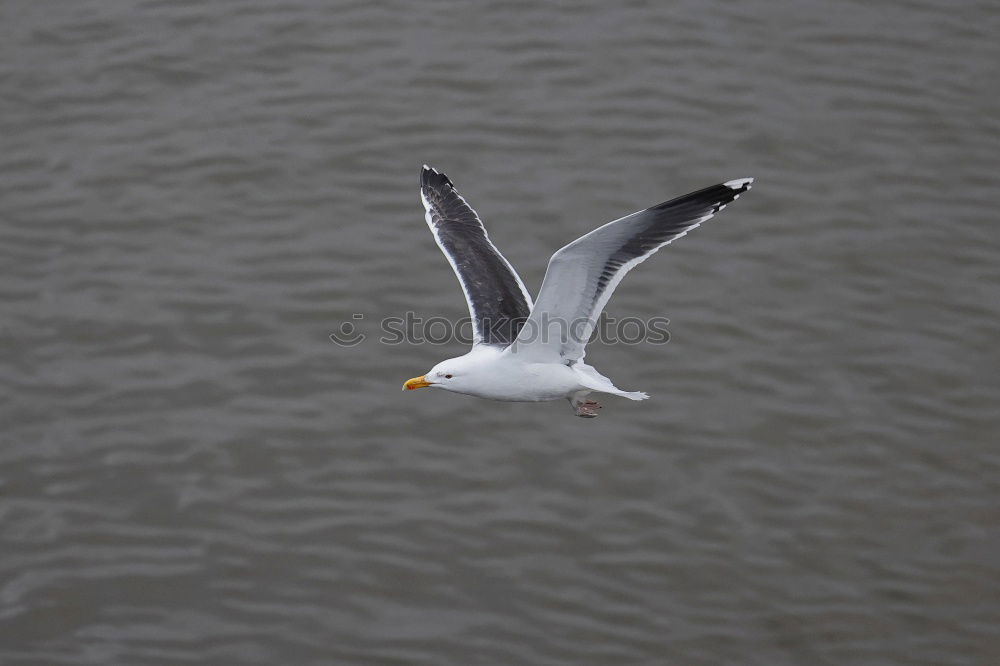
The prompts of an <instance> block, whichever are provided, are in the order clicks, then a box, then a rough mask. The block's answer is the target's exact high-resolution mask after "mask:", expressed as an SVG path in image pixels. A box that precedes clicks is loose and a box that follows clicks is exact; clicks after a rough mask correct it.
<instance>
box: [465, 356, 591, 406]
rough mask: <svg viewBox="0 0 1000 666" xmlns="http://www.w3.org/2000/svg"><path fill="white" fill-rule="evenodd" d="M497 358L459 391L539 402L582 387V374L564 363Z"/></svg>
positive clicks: (481, 396) (485, 396)
mask: <svg viewBox="0 0 1000 666" xmlns="http://www.w3.org/2000/svg"><path fill="white" fill-rule="evenodd" d="M506 360H507V362H498V363H493V364H490V365H489V366H486V367H484V368H482V370H483V372H482V374H481V375H480V374H479V373H477V375H478V376H477V377H476V381H475V382H470V383H469V384H467V385H465V386H462V387H461V388H457V387H456V389H455V390H456V391H457V392H460V393H466V394H468V395H474V396H477V397H480V398H489V399H490V400H507V401H512V402H537V401H540V400H558V399H560V398H565V397H567V396H568V395H570V394H571V393H573V392H575V391H578V390H580V389H581V388H583V386H582V385H581V384H580V377H579V376H578V375H577V373H576V372H575V371H574V370H573V369H572V368H570V367H569V366H566V365H562V364H561V363H559V364H557V363H520V362H517V361H514V362H511V361H510V360H509V359H506Z"/></svg>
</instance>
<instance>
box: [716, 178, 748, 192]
mask: <svg viewBox="0 0 1000 666" xmlns="http://www.w3.org/2000/svg"><path fill="white" fill-rule="evenodd" d="M723 185H725V186H726V187H728V188H729V189H731V190H749V189H750V186H751V185H753V178H737V179H735V180H727V181H726V182H724V183H723Z"/></svg>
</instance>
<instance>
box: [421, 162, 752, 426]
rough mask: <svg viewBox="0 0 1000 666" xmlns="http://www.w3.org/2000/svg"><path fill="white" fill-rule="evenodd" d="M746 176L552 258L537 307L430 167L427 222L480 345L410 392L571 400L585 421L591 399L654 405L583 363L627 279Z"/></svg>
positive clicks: (593, 405)
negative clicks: (600, 319) (597, 327)
mask: <svg viewBox="0 0 1000 666" xmlns="http://www.w3.org/2000/svg"><path fill="white" fill-rule="evenodd" d="M751 183H753V178H739V179H737V180H730V181H727V182H725V183H722V184H721V185H713V186H712V187H706V188H705V189H703V190H698V191H697V192H692V193H691V194H685V195H684V196H682V197H677V198H676V199H671V200H670V201H667V202H664V203H661V204H660V205H658V206H653V207H652V208H647V209H646V210H641V211H639V212H637V213H632V214H631V215H626V216H625V217H623V218H621V219H618V220H615V221H614V222H608V223H607V224H605V225H604V226H603V227H598V228H597V229H595V230H593V231H591V232H590V233H589V234H587V235H585V236H582V237H580V238H578V239H576V240H575V241H573V242H572V243H570V244H569V245H567V246H565V247H564V248H562V249H560V250H559V251H558V252H556V253H555V254H553V255H552V257H551V258H550V259H549V266H548V268H547V269H546V271H545V278H544V279H543V280H542V288H541V290H540V291H539V292H538V299H537V300H536V301H535V303H534V305H532V302H531V296H530V295H529V294H528V290H527V289H526V288H525V287H524V283H523V282H521V278H519V277H518V275H517V273H516V272H515V271H514V268H513V267H512V266H511V265H510V262H508V261H507V260H506V259H504V257H503V255H502V254H500V251H499V250H497V248H496V246H495V245H493V243H492V242H490V239H489V236H488V235H487V234H486V229H485V228H484V227H483V222H482V220H480V219H479V216H478V215H477V214H476V211H474V210H473V209H472V207H471V206H470V205H469V204H468V203H467V202H466V201H465V199H464V198H463V197H462V195H460V194H459V193H458V190H456V189H455V185H454V184H453V183H452V182H451V179H449V178H448V176H446V175H445V174H443V173H441V172H440V171H438V170H436V169H432V168H430V167H428V166H427V165H426V164H425V165H424V168H423V171H422V172H421V174H420V198H421V200H422V201H423V203H424V209H425V210H426V211H427V212H426V214H425V216H424V217H425V219H426V220H427V225H428V226H429V227H430V228H431V232H432V233H433V234H434V238H435V240H437V244H438V245H439V246H440V247H441V250H442V251H443V252H444V255H445V257H447V258H448V262H449V263H451V267H452V268H453V269H454V270H455V275H457V276H458V281H459V283H460V284H461V285H462V291H463V292H465V300H466V301H468V304H469V314H470V315H471V316H472V329H473V345H472V349H471V350H470V351H469V352H468V353H467V354H465V355H463V356H459V357H456V358H451V359H448V360H447V361H442V362H441V363H438V364H437V365H435V366H434V367H433V368H431V370H430V372H428V373H427V374H425V375H422V376H420V377H414V378H413V379H409V380H407V381H406V383H405V384H403V389H404V390H413V389H418V388H423V387H425V386H430V387H433V388H439V389H444V390H446V391H453V392H455V393H465V394H468V395H474V396H477V397H480V398H489V399H491V400H507V401H517V402H536V401H541V400H557V399H559V398H566V399H567V400H569V402H570V405H572V407H573V410H574V412H575V413H576V415H577V416H582V417H585V418H592V417H594V416H597V411H596V410H597V409H600V407H601V405H600V404H598V403H597V402H594V401H593V400H589V399H587V396H588V395H589V394H590V393H593V392H597V393H610V394H612V395H617V396H622V397H623V398H628V399H629V400H645V399H646V398H648V397H649V396H647V395H646V394H645V393H642V392H639V391H622V390H620V389H618V388H617V387H615V385H614V384H612V383H611V380H610V379H608V378H607V377H605V376H604V375H602V374H600V373H599V372H597V370H595V369H594V368H593V367H591V366H589V365H587V364H586V363H584V360H583V359H584V353H585V348H586V346H587V340H588V339H589V338H590V335H591V333H592V332H593V330H594V325H595V323H596V322H597V319H598V317H599V316H600V314H601V312H602V311H603V310H604V306H605V305H607V302H608V299H610V298H611V294H612V293H613V292H614V290H615V287H617V286H618V283H619V282H621V281H622V278H623V277H625V274H626V273H628V272H629V271H630V270H632V269H633V268H635V267H636V266H637V265H638V264H640V263H642V262H643V261H645V260H646V259H648V258H649V257H650V255H652V254H653V253H654V252H656V251H657V250H659V249H660V248H661V247H663V246H664V245H666V244H667V243H670V242H671V241H673V240H674V239H677V238H680V237H681V236H683V235H684V234H686V233H687V232H688V231H690V230H691V229H694V228H695V227H697V226H698V225H699V224H701V223H702V222H704V221H705V220H707V219H709V218H711V217H712V216H713V215H715V214H716V213H718V212H719V211H720V210H722V209H723V208H725V207H726V205H727V204H729V203H730V202H732V201H734V200H735V199H737V198H738V197H739V196H740V194H742V193H743V192H746V191H747V190H749V189H750V185H751Z"/></svg>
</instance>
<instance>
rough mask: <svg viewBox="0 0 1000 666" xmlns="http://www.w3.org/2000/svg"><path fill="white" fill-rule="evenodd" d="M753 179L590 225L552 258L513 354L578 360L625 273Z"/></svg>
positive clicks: (715, 210) (748, 185)
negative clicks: (600, 224) (594, 226)
mask: <svg viewBox="0 0 1000 666" xmlns="http://www.w3.org/2000/svg"><path fill="white" fill-rule="evenodd" d="M751 183H753V178H741V179H739V180H730V181H728V182H726V183H723V184H721V185H714V186H712V187H706V188H705V189H703V190H698V191H697V192H692V193H691V194H685V195H684V196H682V197H678V198H676V199H672V200H670V201H667V202H665V203H661V204H660V205H659V206H653V207H652V208H647V209H646V210H641V211H639V212H637V213H632V214H631V215H628V216H626V217H623V218H621V219H619V220H615V221H614V222H609V223H607V224H605V225H604V226H603V227H599V228H597V229H595V230H594V231H591V232H590V233H589V234H587V235H586V236H582V237H580V238H578V239H576V240H575V241H573V242H572V243H570V244H569V245H567V246H566V247H564V248H562V249H561V250H559V251H558V252H556V253H555V254H554V255H552V258H551V259H549V266H548V268H547V269H546V271H545V279H544V280H543V282H542V288H541V290H540V291H539V292H538V300H537V301H536V302H535V307H534V308H533V309H532V311H531V316H530V317H529V318H528V321H527V323H526V324H525V325H524V327H523V328H522V329H521V332H520V334H519V335H518V337H517V340H516V341H515V343H514V344H513V345H512V346H511V348H510V350H509V351H510V352H511V353H515V354H518V355H520V356H522V357H524V358H526V359H537V360H538V361H548V362H553V361H560V360H561V361H562V362H564V363H569V362H573V361H577V360H580V359H582V358H583V356H584V353H585V352H584V348H585V347H586V345H587V340H588V339H589V338H590V335H591V333H592V332H593V330H594V326H595V324H596V322H597V318H598V317H600V315H601V312H602V311H603V310H604V306H605V305H606V304H607V302H608V299H609V298H611V294H612V292H614V290H615V287H617V286H618V283H619V282H621V280H622V278H623V277H625V274H626V273H628V272H629V271H630V270H632V269H633V268H635V267H636V266H637V265H638V264H640V263H642V262H643V261H645V260H646V259H647V258H648V257H649V256H650V255H652V254H653V253H654V252H656V251H657V250H659V249H660V248H661V247H663V246H664V245H666V244H667V243H669V242H671V241H672V240H674V239H676V238H680V237H681V236H683V235H684V234H686V233H687V232H688V231H690V230H691V229H694V228H695V227H697V226H698V225H699V224H701V223H702V222H704V221H705V220H707V219H709V218H710V217H712V216H713V215H715V214H716V213H718V212H719V211H720V210H722V209H723V208H724V207H725V206H726V204H728V203H731V202H732V201H734V200H735V199H736V198H737V197H739V195H740V194H742V193H743V192H746V191H747V190H749V189H750V184H751Z"/></svg>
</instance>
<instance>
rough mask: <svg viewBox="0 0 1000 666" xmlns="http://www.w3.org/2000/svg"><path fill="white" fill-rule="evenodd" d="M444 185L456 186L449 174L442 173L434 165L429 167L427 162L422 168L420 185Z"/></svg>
mask: <svg viewBox="0 0 1000 666" xmlns="http://www.w3.org/2000/svg"><path fill="white" fill-rule="evenodd" d="M442 185H448V186H449V187H455V183H453V182H451V178H448V176H446V175H445V174H443V173H441V172H440V171H438V170H437V169H435V168H434V167H429V166H427V165H426V164H425V165H424V168H423V169H421V170H420V186H421V187H441V186H442Z"/></svg>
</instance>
